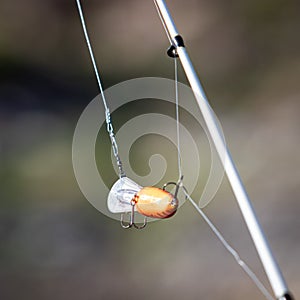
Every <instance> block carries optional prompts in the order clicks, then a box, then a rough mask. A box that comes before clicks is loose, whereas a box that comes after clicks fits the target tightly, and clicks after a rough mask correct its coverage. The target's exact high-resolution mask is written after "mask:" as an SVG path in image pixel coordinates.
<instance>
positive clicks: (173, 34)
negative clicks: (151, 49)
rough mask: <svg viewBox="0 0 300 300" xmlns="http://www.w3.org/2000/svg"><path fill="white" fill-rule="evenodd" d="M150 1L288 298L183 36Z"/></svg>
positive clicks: (161, 5) (266, 262) (280, 294)
mask: <svg viewBox="0 0 300 300" xmlns="http://www.w3.org/2000/svg"><path fill="white" fill-rule="evenodd" d="M154 3H155V5H156V8H157V11H158V14H159V17H160V19H161V21H162V24H163V26H164V29H165V31H166V34H167V37H168V39H169V41H170V43H171V46H170V48H169V50H168V55H169V56H171V57H174V56H175V55H176V56H177V55H178V57H179V59H180V61H181V64H182V66H183V69H184V71H185V74H186V76H187V79H188V81H189V83H190V86H191V88H192V90H193V93H194V96H195V98H196V101H197V104H198V106H199V108H200V111H201V113H202V115H203V118H204V121H205V123H206V126H207V129H208V131H209V133H210V136H211V138H212V140H213V142H214V145H215V147H216V150H217V153H218V155H219V156H220V158H222V157H223V158H224V159H221V162H222V164H223V167H224V170H225V173H226V175H227V178H228V181H229V183H230V185H231V188H232V191H233V193H234V195H235V198H236V200H237V202H238V205H239V207H240V210H241V213H242V216H243V218H244V220H245V223H246V225H247V227H248V230H249V232H250V235H251V237H252V240H253V242H254V245H255V247H256V250H257V253H258V255H259V257H260V260H261V262H262V265H263V267H264V269H265V272H266V274H267V277H268V279H269V282H270V284H271V286H272V289H273V292H274V295H275V297H276V298H277V299H278V300H292V299H293V297H292V295H291V293H290V292H289V290H288V288H287V284H286V282H285V280H284V278H283V275H282V273H281V271H280V269H279V266H278V264H277V262H276V260H275V258H274V256H273V254H272V251H271V248H270V246H269V244H268V242H267V239H266V237H265V235H264V232H263V230H262V227H261V225H260V223H259V221H258V219H257V216H256V214H255V212H254V209H253V206H252V204H251V201H250V199H249V196H248V195H247V192H246V190H245V187H244V185H243V183H242V180H241V178H240V176H239V173H238V171H237V169H236V166H235V164H234V162H233V159H232V157H231V154H230V152H229V150H228V148H227V146H226V144H225V142H224V140H223V138H222V134H221V131H220V129H219V127H218V123H217V120H216V118H215V116H214V113H213V111H212V109H211V107H210V105H209V102H208V100H207V97H206V95H205V92H204V90H203V87H202V85H201V83H200V80H199V78H198V76H197V73H196V71H195V69H194V67H193V65H192V62H191V60H190V58H189V55H188V53H187V50H186V47H185V45H184V40H183V38H182V36H181V35H180V34H179V33H178V31H177V29H176V26H175V24H174V21H173V19H172V17H171V15H170V12H169V10H168V8H167V6H166V3H165V1H164V0H154Z"/></svg>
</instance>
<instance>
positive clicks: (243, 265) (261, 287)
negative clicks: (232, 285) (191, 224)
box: [183, 189, 275, 300]
mask: <svg viewBox="0 0 300 300" xmlns="http://www.w3.org/2000/svg"><path fill="white" fill-rule="evenodd" d="M183 190H184V193H185V196H186V197H187V199H188V200H189V201H190V202H191V204H192V205H193V206H194V208H195V209H196V210H197V212H198V213H199V214H200V215H201V217H202V218H203V219H204V221H205V222H206V223H207V225H208V226H209V227H210V229H211V230H212V231H213V233H214V234H215V235H216V236H217V238H218V239H219V240H220V242H221V243H222V244H223V246H224V247H225V248H226V250H227V251H228V252H229V253H230V254H231V255H232V256H233V257H234V259H235V260H236V262H237V263H238V264H239V266H240V267H241V268H242V269H243V270H244V271H245V273H246V274H247V275H248V276H249V277H250V279H251V280H252V281H253V282H254V284H255V285H256V286H257V288H258V289H259V290H260V291H261V293H262V294H263V295H264V296H265V297H266V298H267V299H268V300H274V299H275V298H273V297H272V295H271V294H270V293H269V291H268V290H267V289H266V288H265V286H264V285H263V284H262V282H261V281H260V280H259V279H258V277H257V276H256V275H255V273H254V272H253V271H252V270H251V269H250V267H249V266H248V265H247V264H246V263H245V262H244V261H243V260H242V259H241V258H240V256H239V254H238V252H237V251H236V250H234V249H233V248H232V247H231V246H230V245H229V243H228V242H227V241H226V240H225V238H224V237H223V235H222V234H221V233H220V231H219V230H218V229H217V228H216V226H215V225H214V224H213V223H212V222H211V221H210V219H209V218H208V217H207V216H206V214H205V213H204V212H203V211H202V209H201V208H200V207H199V206H198V205H197V204H196V203H195V201H194V200H193V199H192V198H191V196H190V195H189V194H188V193H187V191H186V190H185V189H183Z"/></svg>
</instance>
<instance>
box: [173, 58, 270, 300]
mask: <svg viewBox="0 0 300 300" xmlns="http://www.w3.org/2000/svg"><path fill="white" fill-rule="evenodd" d="M174 65H175V71H174V73H175V74H174V78H175V102H176V131H177V159H178V172H179V178H182V170H181V150H180V131H179V125H180V122H179V96H178V64H177V58H176V56H175V57H174ZM182 187H183V192H184V194H185V196H186V198H187V199H188V200H189V201H190V202H191V204H192V205H193V206H194V208H195V209H196V210H197V212H198V213H199V214H200V215H201V217H202V218H203V219H204V221H205V222H206V223H207V225H208V226H209V227H210V229H211V230H212V231H213V233H214V234H215V235H216V236H217V238H218V239H219V240H220V242H221V243H222V244H223V246H224V247H225V249H226V250H227V251H228V252H229V253H230V254H231V255H232V256H233V257H234V259H235V260H236V262H237V263H238V265H239V266H240V267H241V268H242V269H243V270H244V272H245V273H246V274H247V275H248V276H249V278H250V279H251V280H252V281H253V282H254V284H255V285H256V286H257V288H258V289H259V290H260V291H261V293H262V294H263V295H264V296H265V297H266V298H267V299H268V300H274V298H273V297H272V295H271V294H270V293H269V291H268V290H267V289H266V288H265V286H264V285H263V284H262V282H261V281H260V280H259V279H258V277H257V276H256V275H255V273H254V272H253V271H252V270H251V269H250V267H249V266H248V265H247V264H246V263H245V262H244V261H243V260H242V259H241V258H240V256H239V254H238V252H237V251H236V250H235V249H234V248H232V247H231V246H230V244H229V243H228V242H227V241H226V239H225V238H224V236H223V235H222V234H221V232H220V231H219V230H218V229H217V228H216V226H215V225H214V224H213V223H212V221H211V220H210V219H209V218H208V217H207V215H206V214H205V213H204V212H203V210H202V209H201V208H200V207H199V206H198V205H197V204H196V203H195V201H194V200H193V199H192V198H191V196H190V195H189V194H188V192H187V190H186V188H185V187H184V186H182Z"/></svg>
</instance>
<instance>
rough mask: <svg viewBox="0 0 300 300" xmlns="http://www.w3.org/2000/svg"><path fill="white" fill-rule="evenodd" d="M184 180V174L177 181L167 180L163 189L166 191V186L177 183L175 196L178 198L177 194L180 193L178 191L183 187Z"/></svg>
mask: <svg viewBox="0 0 300 300" xmlns="http://www.w3.org/2000/svg"><path fill="white" fill-rule="evenodd" d="M182 180H183V175H182V176H181V177H180V179H179V180H178V181H177V182H174V181H170V182H167V183H165V184H164V185H163V188H162V189H163V190H164V191H165V190H166V187H167V186H168V185H175V186H176V189H175V193H174V196H175V198H177V195H178V191H179V188H180V187H182V184H181V183H182Z"/></svg>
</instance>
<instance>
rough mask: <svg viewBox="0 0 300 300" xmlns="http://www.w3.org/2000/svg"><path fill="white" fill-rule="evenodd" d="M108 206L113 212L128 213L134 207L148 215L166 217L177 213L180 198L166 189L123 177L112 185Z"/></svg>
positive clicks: (135, 209) (158, 217)
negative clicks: (139, 183)
mask: <svg viewBox="0 0 300 300" xmlns="http://www.w3.org/2000/svg"><path fill="white" fill-rule="evenodd" d="M107 206H108V209H109V211H110V212H112V213H126V212H130V211H132V210H133V209H134V211H138V212H139V213H140V214H142V215H144V216H146V217H151V218H157V219H165V218H169V217H171V216H173V215H174V214H175V213H176V211H177V208H178V199H177V198H176V197H175V196H174V195H173V194H171V193H169V192H168V191H166V190H163V189H160V188H157V187H141V186H139V185H138V184H136V183H135V182H134V181H132V180H131V179H129V178H128V177H123V178H120V179H119V180H118V181H117V182H116V183H115V184H114V185H113V186H112V188H111V190H110V192H109V195H108V199H107Z"/></svg>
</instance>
